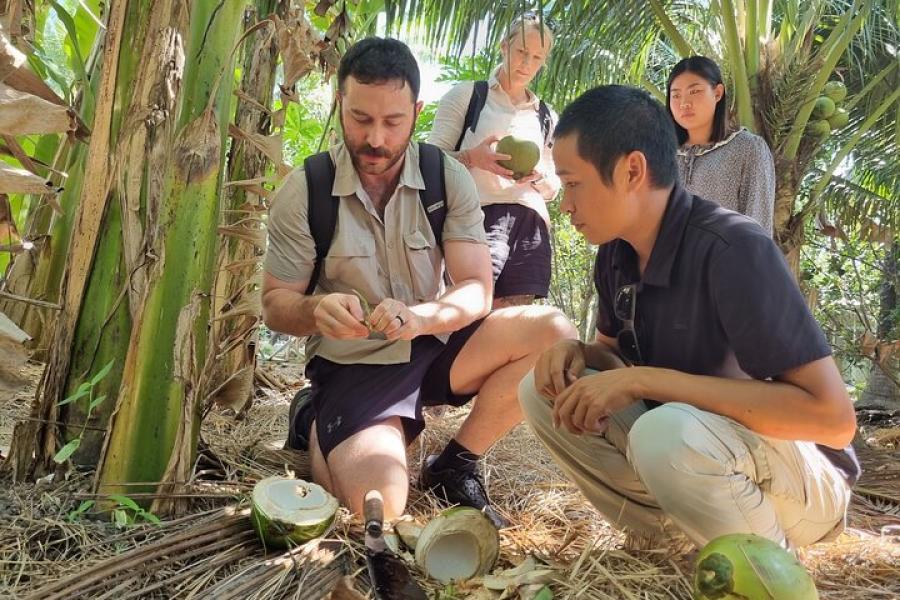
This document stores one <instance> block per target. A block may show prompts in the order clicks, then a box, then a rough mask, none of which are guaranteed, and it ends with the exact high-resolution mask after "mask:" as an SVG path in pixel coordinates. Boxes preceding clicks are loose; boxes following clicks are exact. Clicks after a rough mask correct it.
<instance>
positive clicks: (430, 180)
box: [303, 142, 447, 294]
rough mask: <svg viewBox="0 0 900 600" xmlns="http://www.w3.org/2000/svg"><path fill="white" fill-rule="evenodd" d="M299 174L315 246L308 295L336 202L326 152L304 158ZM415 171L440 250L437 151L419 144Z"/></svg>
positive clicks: (442, 188)
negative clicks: (419, 175)
mask: <svg viewBox="0 0 900 600" xmlns="http://www.w3.org/2000/svg"><path fill="white" fill-rule="evenodd" d="M303 170H304V171H305V172H306V187H307V190H308V192H309V208H308V210H307V218H308V220H309V231H310V233H311V234H312V237H313V240H314V241H315V243H316V262H315V266H314V267H313V272H312V275H311V276H310V278H309V285H307V287H306V293H307V294H311V293H312V292H313V291H315V289H316V284H317V283H318V282H319V274H320V273H321V271H322V263H323V262H325V256H326V255H327V254H328V249H329V248H331V240H332V238H333V237H334V228H335V226H336V225H337V217H338V206H339V204H338V203H339V202H340V198H338V197H336V196H332V195H331V189H332V187H333V186H334V163H333V162H332V160H331V155H330V154H329V153H328V152H320V153H318V154H313V155H312V156H310V157H308V158H307V159H306V160H304V161H303ZM419 170H420V171H421V172H422V179H424V181H425V189H424V190H421V191H420V192H419V199H420V200H421V201H422V206H424V207H425V214H427V215H428V224H429V225H431V231H432V233H433V234H434V239H435V240H436V241H437V243H438V245H439V246H440V245H441V243H442V241H443V232H444V218H445V217H446V216H447V203H446V198H447V186H446V184H445V182H444V153H443V152H442V151H441V149H440V148H438V147H437V146H433V145H431V144H425V143H421V142H420V143H419Z"/></svg>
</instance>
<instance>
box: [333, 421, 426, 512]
mask: <svg viewBox="0 0 900 600" xmlns="http://www.w3.org/2000/svg"><path fill="white" fill-rule="evenodd" d="M327 466H328V471H329V472H330V476H331V481H332V483H333V491H332V493H334V494H335V496H337V498H338V500H339V501H340V502H341V504H343V505H344V506H346V507H347V508H349V509H350V510H351V511H352V512H353V513H354V514H358V515H361V514H362V507H363V497H364V496H365V495H366V493H367V492H369V491H370V490H378V491H380V492H381V495H382V496H383V497H384V513H385V518H386V519H394V518H396V517H399V516H400V515H402V514H403V513H404V511H405V509H406V499H407V495H408V492H409V481H408V474H407V469H406V446H405V444H404V441H403V433H402V428H401V425H400V419H399V418H397V417H394V418H392V419H388V420H387V421H383V422H381V423H378V424H375V425H372V426H371V427H368V428H366V429H364V430H363V431H360V432H358V433H356V434H354V435H352V436H351V437H349V438H347V439H346V440H344V441H343V442H341V443H340V444H338V445H337V447H335V448H334V450H332V451H331V453H330V454H329V455H328V460H327Z"/></svg>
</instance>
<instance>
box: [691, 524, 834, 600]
mask: <svg viewBox="0 0 900 600" xmlns="http://www.w3.org/2000/svg"><path fill="white" fill-rule="evenodd" d="M818 597H819V594H818V592H817V591H816V584H815V582H814V581H813V579H812V577H811V576H810V574H809V573H808V572H807V571H806V569H805V568H804V567H803V565H802V564H800V562H799V561H798V560H797V558H796V557H795V556H794V555H792V554H791V553H790V552H788V551H786V550H785V549H784V548H782V547H781V546H779V545H778V544H776V543H775V542H773V541H771V540H768V539H766V538H763V537H760V536H758V535H753V534H744V533H738V534H730V535H723V536H721V537H718V538H716V539H714V540H712V541H711V542H709V543H708V544H707V545H706V546H704V548H703V549H702V550H701V551H700V554H699V555H698V556H697V567H696V569H695V571H694V600H817V599H818Z"/></svg>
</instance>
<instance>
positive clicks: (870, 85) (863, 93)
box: [844, 62, 898, 112]
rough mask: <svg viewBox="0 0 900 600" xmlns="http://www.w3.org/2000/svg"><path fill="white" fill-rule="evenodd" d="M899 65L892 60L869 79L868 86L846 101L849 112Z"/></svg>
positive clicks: (845, 105) (845, 107) (845, 108)
mask: <svg viewBox="0 0 900 600" xmlns="http://www.w3.org/2000/svg"><path fill="white" fill-rule="evenodd" d="M897 66H898V63H896V62H891V64H889V65H888V66H886V67H885V68H883V69H882V70H881V71H879V72H878V74H877V75H876V76H875V77H873V78H872V79H870V80H869V83H867V84H866V86H865V87H864V88H863V89H861V90H860V91H859V93H858V94H854V95H853V97H852V98H850V99H848V100H847V101H846V102H844V110H846V111H847V112H850V111H851V110H852V109H853V107H854V106H856V104H857V103H858V102H859V101H860V100H862V99H863V98H865V97H866V94H868V93H869V92H871V91H872V90H873V89H874V88H875V86H876V85H878V84H879V83H881V81H882V80H883V79H884V78H885V77H887V76H888V75H890V74H891V73H892V72H893V71H894V69H896V68H897Z"/></svg>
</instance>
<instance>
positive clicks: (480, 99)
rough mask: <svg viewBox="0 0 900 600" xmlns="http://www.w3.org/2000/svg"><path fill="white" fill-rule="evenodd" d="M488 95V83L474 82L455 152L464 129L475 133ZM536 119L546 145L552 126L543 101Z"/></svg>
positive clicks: (548, 111) (548, 110)
mask: <svg viewBox="0 0 900 600" xmlns="http://www.w3.org/2000/svg"><path fill="white" fill-rule="evenodd" d="M487 95H488V82H487V81H476V82H475V86H474V87H473V88H472V97H471V98H469V108H467V109H466V120H465V121H463V128H462V133H460V134H459V139H458V140H457V141H456V148H455V150H456V151H459V147H460V146H462V141H463V138H464V137H466V129H471V130H472V132H473V133H474V132H475V128H476V127H477V126H478V118H479V117H480V116H481V109H483V108H484V104H485V102H487ZM538 119H539V120H540V122H541V131H542V132H543V133H544V144H545V145H546V143H547V140H548V139H549V138H550V127H551V126H552V125H553V120H552V118H551V117H550V109H549V108H548V107H547V105H546V104H544V101H543V100H541V101H540V105H539V106H538Z"/></svg>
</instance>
